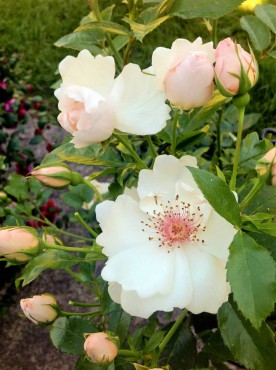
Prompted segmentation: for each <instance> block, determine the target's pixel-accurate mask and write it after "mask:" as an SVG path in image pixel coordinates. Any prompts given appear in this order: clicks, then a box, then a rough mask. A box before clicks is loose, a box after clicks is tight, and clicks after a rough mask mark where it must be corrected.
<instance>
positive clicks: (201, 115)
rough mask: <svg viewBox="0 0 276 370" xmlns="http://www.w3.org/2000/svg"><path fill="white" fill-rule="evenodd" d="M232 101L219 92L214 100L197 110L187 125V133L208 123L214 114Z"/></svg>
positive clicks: (215, 94)
mask: <svg viewBox="0 0 276 370" xmlns="http://www.w3.org/2000/svg"><path fill="white" fill-rule="evenodd" d="M230 100H231V99H229V98H226V97H225V96H223V95H221V93H220V92H219V91H216V92H215V93H214V96H213V98H212V99H211V100H210V101H209V102H208V103H207V104H205V105H204V106H203V107H202V108H199V109H195V110H194V111H193V112H192V114H191V115H189V116H188V117H189V119H188V120H187V123H186V125H185V131H192V130H196V129H198V128H200V127H201V126H202V124H204V123H206V122H208V121H209V120H210V118H211V117H212V116H213V114H214V113H215V112H216V111H217V110H218V109H219V108H220V107H222V106H223V105H224V104H226V103H227V102H228V101H230Z"/></svg>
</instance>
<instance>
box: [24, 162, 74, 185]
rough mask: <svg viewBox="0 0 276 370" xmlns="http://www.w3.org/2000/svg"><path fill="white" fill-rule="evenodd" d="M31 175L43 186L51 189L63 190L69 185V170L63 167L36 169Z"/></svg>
mask: <svg viewBox="0 0 276 370" xmlns="http://www.w3.org/2000/svg"><path fill="white" fill-rule="evenodd" d="M31 175H32V176H33V177H34V178H36V179H37V180H38V181H39V182H41V183H42V184H43V185H46V186H49V187H51V188H56V189H63V188H65V187H66V186H67V185H69V184H70V175H71V170H70V168H69V167H67V166H65V165H63V164H62V165H57V166H49V167H37V169H34V170H33V171H32V172H31Z"/></svg>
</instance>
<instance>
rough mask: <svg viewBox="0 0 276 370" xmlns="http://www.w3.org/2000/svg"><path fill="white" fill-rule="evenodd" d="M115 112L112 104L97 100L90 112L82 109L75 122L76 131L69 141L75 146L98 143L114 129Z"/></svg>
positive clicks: (106, 137)
mask: <svg viewBox="0 0 276 370" xmlns="http://www.w3.org/2000/svg"><path fill="white" fill-rule="evenodd" d="M114 125H115V114H114V110H113V106H112V104H110V103H109V102H101V101H100V102H99V104H98V106H97V107H96V108H95V109H92V110H91V112H90V113H87V112H86V111H83V112H82V113H81V114H80V116H79V120H78V122H77V125H76V126H77V131H75V132H74V133H73V139H72V140H71V142H72V143H73V144H74V145H75V147H76V148H83V147H85V146H88V145H91V144H96V143H100V142H102V141H104V140H106V139H108V138H109V137H110V136H111V135H112V133H113V130H114Z"/></svg>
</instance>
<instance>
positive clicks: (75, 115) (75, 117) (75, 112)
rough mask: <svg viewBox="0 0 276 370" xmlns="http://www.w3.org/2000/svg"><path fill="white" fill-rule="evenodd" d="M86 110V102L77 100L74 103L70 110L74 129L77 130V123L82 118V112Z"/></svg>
mask: <svg viewBox="0 0 276 370" xmlns="http://www.w3.org/2000/svg"><path fill="white" fill-rule="evenodd" d="M83 111H84V104H83V103H82V102H79V101H76V102H74V103H73V104H72V106H71V109H70V112H69V113H67V114H68V121H69V122H70V125H71V126H72V129H73V130H74V131H77V124H78V121H79V119H80V115H81V113H82V112H83Z"/></svg>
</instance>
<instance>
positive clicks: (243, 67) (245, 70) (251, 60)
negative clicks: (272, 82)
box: [215, 37, 259, 96]
mask: <svg viewBox="0 0 276 370" xmlns="http://www.w3.org/2000/svg"><path fill="white" fill-rule="evenodd" d="M215 74H216V82H217V85H218V88H219V90H220V92H221V93H222V94H223V95H225V96H233V95H237V94H245V93H246V92H247V91H248V90H250V89H251V88H252V87H253V86H254V85H255V84H256V82H257V79H258V75H259V73H258V65H257V62H256V59H255V57H254V54H253V53H252V52H251V54H249V53H247V52H246V51H245V50H244V49H243V48H242V47H241V45H240V44H235V43H234V42H233V41H232V40H231V39H230V37H228V38H227V39H225V40H222V41H220V43H219V44H218V46H217V49H216V65H215Z"/></svg>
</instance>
